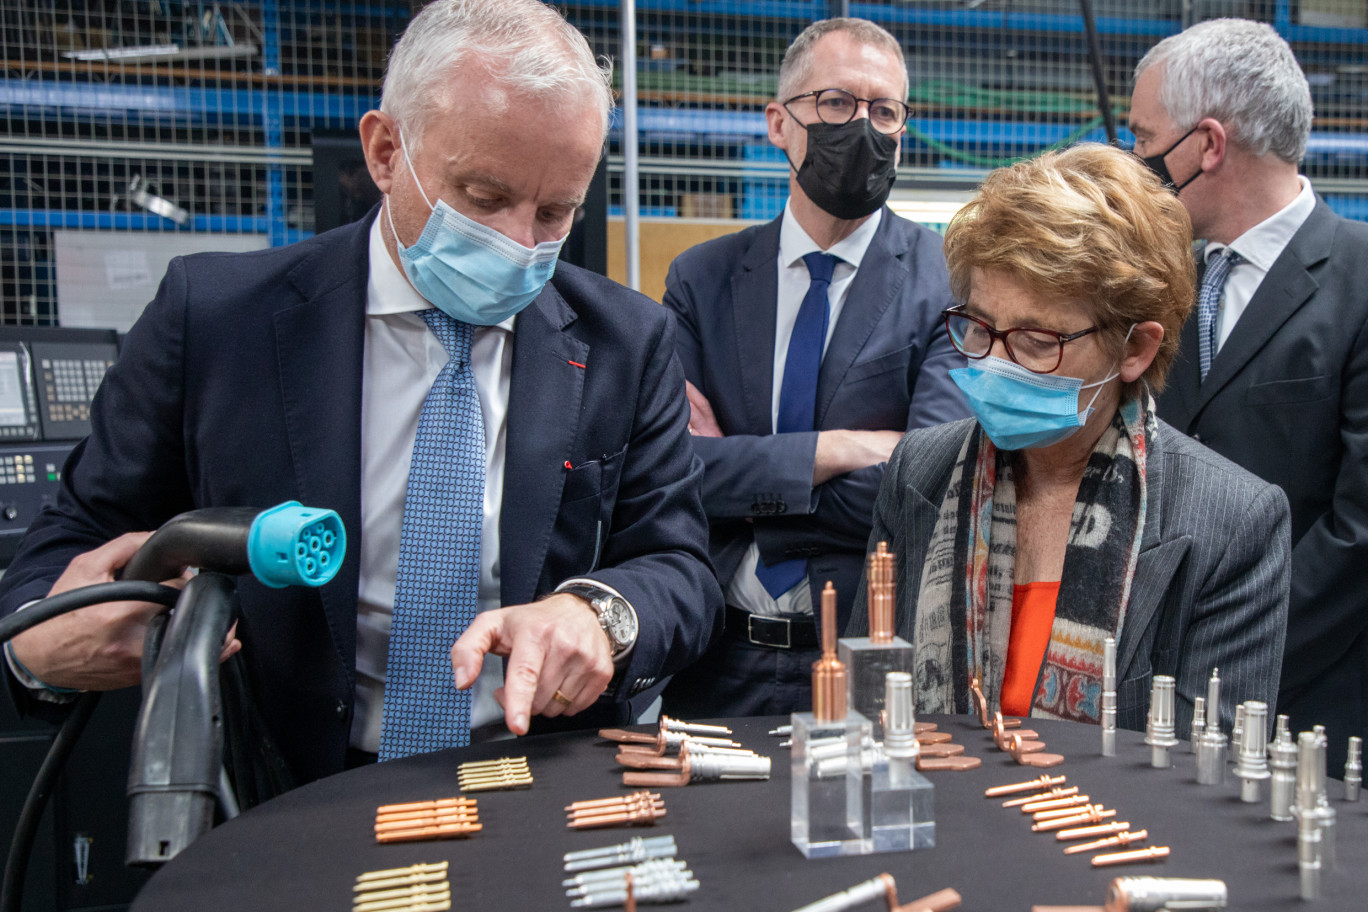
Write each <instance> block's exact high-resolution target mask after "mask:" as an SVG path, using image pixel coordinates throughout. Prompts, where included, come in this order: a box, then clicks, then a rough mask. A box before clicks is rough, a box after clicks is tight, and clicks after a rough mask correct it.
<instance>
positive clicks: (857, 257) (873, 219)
mask: <svg viewBox="0 0 1368 912" xmlns="http://www.w3.org/2000/svg"><path fill="white" fill-rule="evenodd" d="M882 220H883V208H882V207H880V208H879V209H877V210H875V212H874V214H873V215H871V216H870V217H869V218H867V219H865V220H864V221H863V222H862V223H860V227H858V228H856V229H855V230H854V231H852V232H851V233H850V235H849V236H848V237H844V238H842V239H841V240H839V241H837V242H836V243H835V244H832V245H831V248H830V249H829V250H822V248H821V247H819V246H817V242H816V241H814V240H813V239H812V238H811V237H809V236H808V233H807V232H806V231H804V230H803V226H802V225H800V224H798V219H796V218H794V217H793V210H792V207H791V205H790V204H789V203H785V204H784V219H783V221H782V222H780V223H779V262H780V263H783V264H784V265H785V266H796V265H798V263H799V261H801V260H802V259H803V257H804V256H806V255H807V254H809V253H813V252H818V253H830V254H834V255H836V256H838V257H840V258H841V260H842V262H845V263H849V264H850V266H851V267H852V268H854V269H859V268H860V261H861V260H862V259H864V255H865V251H866V250H868V249H869V242H870V241H872V240H874V233H875V232H876V231H878V230H879V223H880V222H881V221H882ZM838 265H839V264H838Z"/></svg>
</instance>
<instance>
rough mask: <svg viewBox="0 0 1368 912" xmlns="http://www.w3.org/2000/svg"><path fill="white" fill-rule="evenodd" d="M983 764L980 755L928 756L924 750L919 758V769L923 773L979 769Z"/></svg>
mask: <svg viewBox="0 0 1368 912" xmlns="http://www.w3.org/2000/svg"><path fill="white" fill-rule="evenodd" d="M982 765H983V761H982V760H980V759H979V758H978V757H964V756H959V757H928V756H926V753H925V752H924V751H923V752H922V754H921V756H919V757H918V758H917V770H918V771H919V772H923V773H928V772H938V771H941V770H953V771H955V772H963V771H964V770H971V769H978V768H979V767H980V766H982Z"/></svg>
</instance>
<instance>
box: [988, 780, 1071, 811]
mask: <svg viewBox="0 0 1368 912" xmlns="http://www.w3.org/2000/svg"><path fill="white" fill-rule="evenodd" d="M1077 794H1078V786H1076V785H1071V786H1069V787H1068V788H1052V789H1050V790H1049V791H1048V792H1045V793H1044V794H1041V795H1026V796H1024V797H1021V798H1008V799H1007V800H1006V801H1004V802H1002V806H1003V807H1005V808H1010V807H1020V806H1022V805H1023V804H1033V803H1035V802H1037V801H1048V800H1050V799H1053V798H1063V797H1065V796H1067V795H1077ZM1037 810H1039V808H1037Z"/></svg>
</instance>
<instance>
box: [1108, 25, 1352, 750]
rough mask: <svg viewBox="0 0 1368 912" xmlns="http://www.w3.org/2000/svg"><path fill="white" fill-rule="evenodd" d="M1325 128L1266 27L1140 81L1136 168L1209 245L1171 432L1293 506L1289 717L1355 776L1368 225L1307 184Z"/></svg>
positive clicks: (1222, 34)
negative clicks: (1348, 759) (1172, 195)
mask: <svg viewBox="0 0 1368 912" xmlns="http://www.w3.org/2000/svg"><path fill="white" fill-rule="evenodd" d="M1311 117H1312V107H1311V92H1310V88H1309V86H1308V85H1307V81H1306V77H1305V75H1303V73H1302V71H1301V68H1300V67H1299V66H1298V65H1297V60H1296V58H1295V57H1294V56H1293V54H1292V49H1291V48H1290V47H1288V45H1287V42H1286V41H1284V40H1283V39H1282V38H1281V37H1280V36H1279V35H1278V34H1277V32H1275V31H1274V30H1273V29H1272V28H1271V27H1270V26H1268V25H1265V24H1262V23H1257V22H1248V21H1244V20H1240V19H1216V20H1211V21H1209V22H1203V23H1200V24H1198V25H1195V26H1193V27H1192V28H1190V29H1187V30H1186V31H1184V32H1182V33H1180V34H1178V35H1174V36H1172V37H1170V38H1166V39H1164V40H1163V41H1161V42H1160V43H1159V44H1157V45H1155V47H1154V48H1153V49H1151V50H1150V52H1149V53H1148V54H1146V55H1145V57H1144V59H1142V60H1141V61H1140V64H1139V65H1138V66H1137V68H1136V81H1135V91H1134V94H1133V97H1132V100H1131V114H1130V124H1131V129H1132V130H1133V131H1134V132H1135V140H1136V142H1135V153H1136V154H1137V155H1140V156H1142V157H1144V158H1145V159H1146V160H1147V161H1148V162H1149V163H1150V165H1151V167H1153V168H1155V170H1157V171H1158V172H1159V173H1160V176H1161V177H1163V178H1165V179H1166V180H1168V181H1169V183H1170V185H1171V186H1173V187H1175V188H1176V189H1177V192H1178V198H1179V199H1180V200H1182V202H1183V205H1184V206H1186V207H1187V210H1188V213H1189V214H1190V215H1191V216H1192V228H1193V234H1194V235H1195V236H1196V237H1197V238H1198V239H1200V240H1202V241H1204V242H1205V243H1204V244H1203V245H1202V246H1201V247H1200V248H1199V249H1200V253H1199V258H1198V267H1199V270H1200V271H1201V273H1202V294H1201V296H1200V300H1199V302H1198V306H1197V308H1196V309H1195V310H1194V311H1193V314H1192V316H1191V317H1189V319H1188V322H1187V324H1186V325H1185V326H1184V327H1183V333H1182V336H1181V338H1180V342H1179V349H1178V357H1177V359H1176V360H1175V361H1174V364H1173V370H1172V371H1170V373H1169V380H1168V385H1167V387H1166V388H1165V389H1164V392H1163V394H1162V395H1161V396H1160V397H1159V417H1161V418H1163V419H1164V420H1165V421H1167V422H1169V423H1170V424H1172V425H1173V426H1174V427H1176V428H1178V429H1179V430H1180V431H1184V432H1186V433H1188V434H1191V435H1192V436H1193V437H1195V438H1196V439H1197V440H1199V441H1201V442H1202V443H1204V444H1206V445H1207V446H1209V447H1211V448H1212V449H1213V450H1215V451H1216V452H1218V453H1220V454H1221V455H1222V456H1225V457H1227V458H1229V459H1231V460H1233V461H1234V462H1237V463H1239V464H1240V465H1241V466H1243V467H1244V468H1246V469H1248V470H1249V471H1251V472H1253V473H1254V474H1255V475H1258V476H1259V477H1261V478H1263V479H1264V480H1265V481H1270V482H1273V483H1274V484H1276V485H1278V486H1279V487H1281V488H1282V489H1283V490H1284V491H1285V492H1286V493H1287V499H1288V502H1289V503H1290V504H1291V507H1292V595H1291V601H1290V603H1289V607H1288V616H1287V642H1286V647H1285V653H1284V656H1283V666H1282V679H1281V683H1280V685H1279V693H1278V707H1277V711H1278V712H1279V713H1286V714H1288V715H1289V716H1290V717H1291V723H1292V731H1293V732H1297V731H1306V730H1308V729H1310V728H1311V727H1312V726H1313V725H1324V726H1325V728H1326V734H1327V736H1328V738H1329V753H1328V757H1329V763H1330V773H1331V775H1339V772H1338V771H1339V770H1342V769H1343V764H1344V760H1345V756H1346V754H1347V750H1348V743H1349V738H1350V737H1351V736H1358V737H1363V736H1368V597H1365V595H1364V591H1365V587H1364V584H1365V582H1368V571H1365V567H1368V294H1365V293H1364V289H1363V277H1364V266H1363V264H1364V262H1365V260H1368V226H1365V225H1363V224H1362V223H1360V222H1354V221H1350V220H1348V219H1344V218H1341V217H1340V216H1338V215H1336V214H1335V213H1334V211H1332V210H1331V209H1330V207H1329V206H1327V205H1326V204H1325V201H1324V200H1321V199H1319V198H1317V196H1316V194H1315V192H1314V191H1313V190H1312V189H1311V183H1310V182H1309V181H1308V180H1307V179H1306V178H1305V177H1303V176H1301V175H1299V174H1298V167H1297V166H1298V163H1299V162H1300V161H1301V159H1302V157H1303V156H1304V155H1305V153H1306V142H1307V138H1308V137H1309V135H1310V132H1311ZM1271 718H1272V716H1271V715H1270V720H1271Z"/></svg>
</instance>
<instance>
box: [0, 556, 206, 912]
mask: <svg viewBox="0 0 1368 912" xmlns="http://www.w3.org/2000/svg"><path fill="white" fill-rule="evenodd" d="M180 595H181V591H180V590H179V589H177V588H175V587H173V586H163V585H162V584H161V583H148V582H143V581H141V580H126V581H121V582H115V583H97V584H96V585H94V586H86V587H84V588H81V589H73V590H71V591H70V592H63V593H61V594H60V595H54V596H50V597H48V598H45V599H43V600H41V601H38V602H34V603H33V604H32V605H29V606H28V608H26V609H25V610H23V611H18V612H15V613H14V614H11V615H9V616H8V617H6V618H4V619H3V620H0V643H7V642H9V641H10V640H11V639H13V638H14V637H16V636H18V635H19V634H21V633H23V632H24V631H25V630H28V629H29V628H30V627H34V626H36V625H38V624H41V623H43V622H44V621H48V620H51V619H52V618H55V617H57V616H59V615H63V614H66V613H68V612H70V611H76V610H77V609H80V608H89V607H90V606H91V605H99V604H103V603H104V602H154V603H156V604H158V605H162V606H164V607H166V608H170V607H172V606H173V605H175V604H176V600H177V599H179V598H180ZM99 702H100V694H99V693H95V692H90V693H83V694H81V695H80V696H79V697H77V698H76V702H75V705H74V706H73V707H72V709H71V713H70V714H69V715H68V716H67V718H66V721H64V722H63V723H62V727H61V729H60V730H59V731H58V732H57V737H55V738H54V739H53V741H52V747H50V748H49V749H48V753H47V756H46V757H45V758H43V764H42V766H41V767H39V769H38V775H37V776H36V777H34V780H33V785H32V786H31V787H30V788H29V793H28V797H27V798H25V799H24V808H23V810H22V811H20V813H19V821H18V823H17V824H16V825H15V827H14V838H13V840H11V842H10V850H9V857H8V858H7V859H6V860H5V879H4V883H3V885H0V912H20V906H21V903H22V900H23V896H24V880H25V878H26V877H27V876H28V863H29V856H30V854H31V853H32V851H33V841H34V838H35V836H36V835H37V833H38V823H39V821H40V820H41V819H42V817H43V811H44V810H46V809H47V802H48V798H50V797H51V795H52V789H53V786H54V784H55V783H56V781H57V775H58V773H60V772H61V771H62V767H64V766H66V762H67V758H68V757H70V756H71V750H72V748H73V747H75V746H76V741H77V740H78V739H79V738H80V737H81V732H82V731H84V730H85V726H86V723H87V722H89V721H90V716H91V714H92V713H93V712H94V711H95V707H96V706H97V705H98V704H99Z"/></svg>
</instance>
